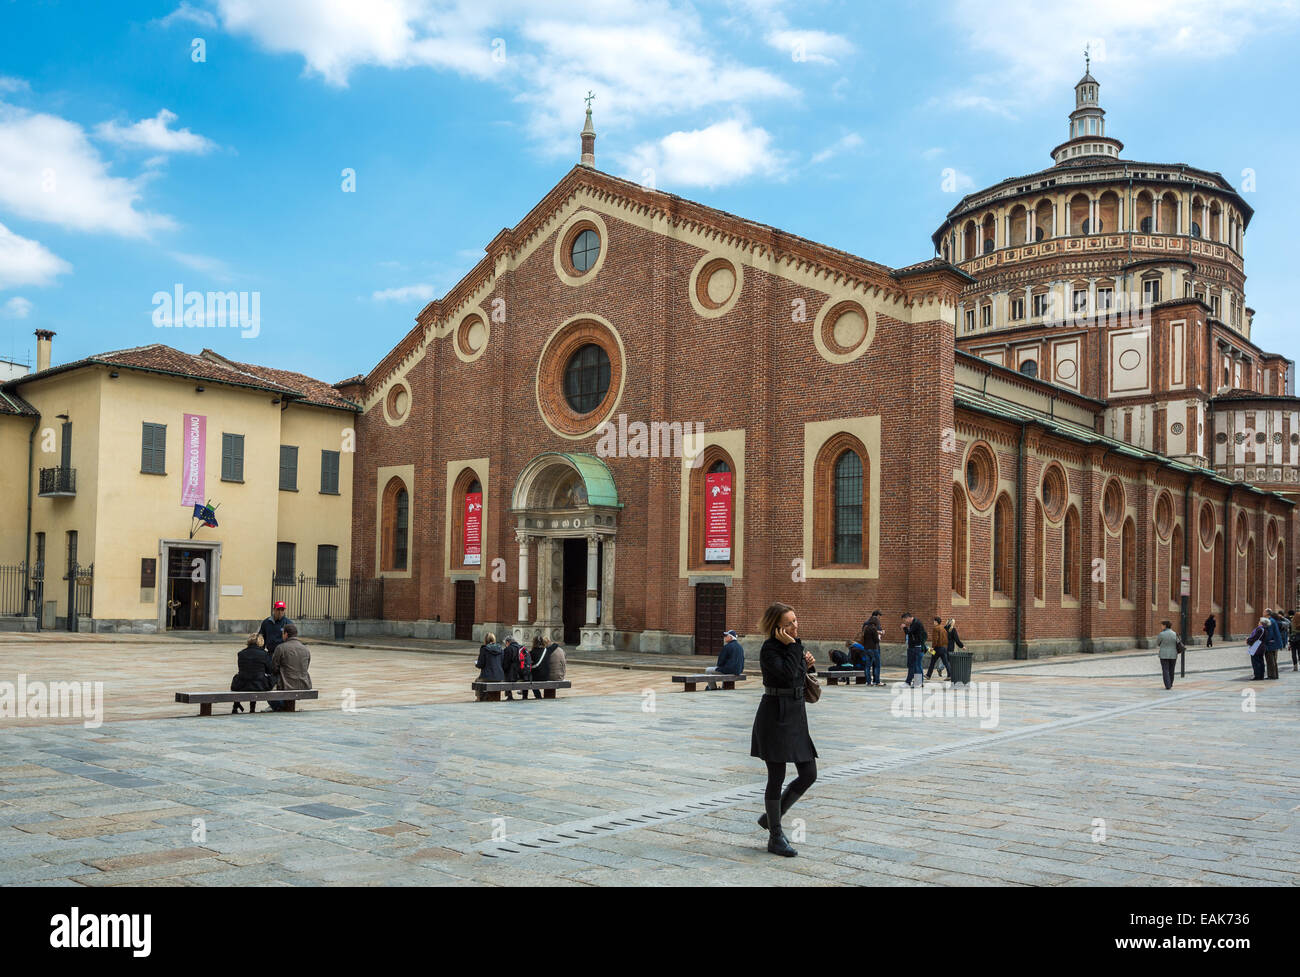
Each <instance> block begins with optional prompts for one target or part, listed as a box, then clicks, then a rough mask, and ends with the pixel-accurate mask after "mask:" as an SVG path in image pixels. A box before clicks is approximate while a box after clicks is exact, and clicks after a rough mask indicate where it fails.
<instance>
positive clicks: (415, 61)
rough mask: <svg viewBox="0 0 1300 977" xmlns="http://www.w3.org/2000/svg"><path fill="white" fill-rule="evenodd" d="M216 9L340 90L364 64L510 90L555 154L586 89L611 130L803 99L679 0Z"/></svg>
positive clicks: (575, 121) (338, 0) (426, 1)
mask: <svg viewBox="0 0 1300 977" xmlns="http://www.w3.org/2000/svg"><path fill="white" fill-rule="evenodd" d="M216 3H217V8H218V11H219V13H220V16H221V20H222V24H223V26H224V27H225V29H226V30H228V31H230V32H232V33H235V34H241V35H245V36H248V37H251V38H253V40H254V41H256V42H257V43H258V44H260V45H261V46H262V47H264V48H266V49H267V50H270V51H277V52H283V53H292V54H296V55H298V56H300V57H301V58H302V59H303V61H304V65H305V71H306V72H307V73H309V74H314V75H318V76H320V77H321V78H322V79H324V80H325V82H326V83H328V84H331V85H337V86H342V85H346V84H347V82H348V78H349V76H350V74H351V72H352V71H353V70H354V69H356V68H357V67H360V66H363V65H374V66H380V67H386V68H407V67H412V66H426V67H431V68H435V69H439V70H447V71H453V72H456V73H458V74H461V75H464V76H467V77H471V78H477V79H481V80H492V81H496V82H499V83H501V84H503V85H508V86H509V89H510V90H511V91H512V92H514V93H516V94H515V98H516V100H517V101H519V102H520V103H521V104H523V105H524V106H526V107H527V109H528V111H529V122H528V131H529V133H530V134H531V135H532V136H533V137H534V138H535V139H536V140H538V142H539V143H540V145H541V146H542V148H543V150H544V151H545V152H547V153H551V154H556V155H565V154H568V155H572V154H573V153H574V152H575V144H576V141H577V140H576V137H577V130H578V128H579V127H580V126H581V124H582V98H583V96H585V95H586V94H587V92H588V90H594V91H595V92H596V102H595V106H594V108H595V110H596V113H597V120H598V122H597V126H598V129H600V130H602V131H610V130H611V129H618V128H621V127H624V126H628V127H630V126H631V125H632V124H633V123H634V122H644V121H645V120H647V119H652V118H656V117H669V116H673V115H680V114H686V113H692V112H695V113H698V112H699V110H701V109H705V108H710V107H718V106H722V107H724V108H726V109H728V110H730V109H731V108H733V107H735V106H738V105H741V104H753V103H762V102H764V101H766V100H770V99H774V98H792V97H794V96H795V95H796V94H797V92H796V90H795V89H794V88H793V87H792V86H791V85H789V84H788V83H787V82H785V81H783V80H782V79H781V78H780V77H778V76H777V75H775V74H773V73H772V72H770V71H768V70H766V69H763V68H758V67H753V66H749V65H746V64H743V63H740V62H738V61H736V60H735V59H734V57H733V56H732V55H731V54H730V53H729V52H728V49H727V47H726V45H725V43H724V39H723V38H721V37H720V36H719V35H718V34H717V32H715V31H710V30H708V29H706V28H705V27H704V26H703V25H702V24H701V23H700V20H699V16H698V15H697V14H696V13H695V12H694V10H693V9H692V8H690V7H687V6H677V5H675V4H674V3H673V2H671V0H569V2H566V3H565V4H563V5H562V6H560V5H549V4H538V3H535V2H528V0H447V2H443V3H435V2H434V0H369V2H366V3H357V2H355V0H280V2H277V3H275V4H266V3H259V2H255V0H216ZM828 37H829V35H828ZM822 43H830V42H822Z"/></svg>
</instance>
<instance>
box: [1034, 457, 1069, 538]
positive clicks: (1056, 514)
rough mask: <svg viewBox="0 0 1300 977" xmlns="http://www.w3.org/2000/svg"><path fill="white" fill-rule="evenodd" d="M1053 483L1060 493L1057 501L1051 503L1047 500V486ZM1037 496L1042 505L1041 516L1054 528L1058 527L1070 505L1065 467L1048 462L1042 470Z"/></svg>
mask: <svg viewBox="0 0 1300 977" xmlns="http://www.w3.org/2000/svg"><path fill="white" fill-rule="evenodd" d="M1049 482H1050V483H1053V484H1054V485H1055V486H1056V488H1057V490H1058V491H1059V493H1060V498H1059V501H1053V500H1051V499H1049V498H1048V491H1047V487H1048V484H1049ZM1038 496H1039V498H1040V499H1041V500H1042V503H1043V514H1044V515H1045V516H1046V517H1047V520H1048V522H1050V523H1051V524H1052V525H1054V526H1059V525H1060V524H1061V520H1063V519H1064V518H1065V511H1066V509H1067V508H1069V505H1070V476H1069V475H1068V474H1067V473H1066V471H1065V466H1064V465H1062V464H1061V463H1060V462H1059V461H1052V462H1049V463H1048V464H1047V465H1046V466H1045V467H1044V468H1043V477H1042V479H1040V481H1039V486H1038Z"/></svg>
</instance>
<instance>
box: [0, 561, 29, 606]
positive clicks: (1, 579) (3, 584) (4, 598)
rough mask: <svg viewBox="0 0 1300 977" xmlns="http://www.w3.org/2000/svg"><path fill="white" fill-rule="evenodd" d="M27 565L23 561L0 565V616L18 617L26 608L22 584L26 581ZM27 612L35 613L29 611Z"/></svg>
mask: <svg viewBox="0 0 1300 977" xmlns="http://www.w3.org/2000/svg"><path fill="white" fill-rule="evenodd" d="M26 571H27V567H26V565H25V564H23V563H14V564H11V565H9V566H0V616H3V617H18V616H21V615H22V613H23V611H24V610H26V609H27V608H26V601H25V600H24V599H23V597H24V594H23V585H24V584H25V583H26V582H27V572H26ZM29 613H35V612H32V611H29Z"/></svg>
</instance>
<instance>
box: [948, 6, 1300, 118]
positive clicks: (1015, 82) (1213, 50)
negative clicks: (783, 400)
mask: <svg viewBox="0 0 1300 977" xmlns="http://www.w3.org/2000/svg"><path fill="white" fill-rule="evenodd" d="M952 18H953V20H954V21H955V24H956V27H957V29H958V30H959V31H960V32H961V33H962V35H963V36H964V37H966V38H967V42H968V44H969V45H970V47H971V48H972V49H973V50H974V51H975V52H977V53H978V55H979V60H980V61H981V62H985V63H988V64H991V65H995V66H996V67H995V68H994V69H992V70H991V71H988V72H986V73H984V74H981V75H980V76H978V77H976V78H973V79H972V80H971V84H970V87H969V92H970V94H972V95H974V96H978V98H977V99H975V100H973V101H971V102H970V103H969V105H968V106H967V107H969V108H973V109H985V110H990V111H995V112H1001V113H1003V114H1007V113H1008V112H1009V109H1008V106H1010V105H1015V104H1027V103H1032V102H1038V101H1040V100H1042V99H1044V98H1057V99H1059V98H1064V97H1068V96H1069V94H1070V91H1069V89H1070V86H1072V85H1073V84H1074V83H1075V82H1076V81H1078V80H1079V77H1080V76H1081V75H1082V74H1083V67H1084V65H1083V48H1084V45H1085V44H1091V45H1092V49H1093V66H1094V70H1093V74H1094V75H1096V76H1097V79H1098V80H1099V81H1100V82H1101V83H1102V85H1103V94H1104V86H1105V84H1106V82H1107V79H1108V77H1110V78H1114V77H1116V75H1122V74H1124V73H1127V72H1129V71H1132V70H1155V69H1156V67H1157V65H1158V63H1159V62H1161V61H1164V60H1170V59H1178V61H1179V62H1180V65H1181V66H1185V65H1186V64H1187V63H1189V62H1191V63H1194V62H1196V61H1197V60H1203V59H1210V58H1222V57H1226V56H1228V55H1232V54H1235V53H1236V52H1238V51H1239V50H1240V49H1241V48H1242V46H1243V45H1245V44H1246V43H1247V42H1248V41H1250V40H1251V39H1252V38H1254V37H1257V36H1260V35H1262V34H1266V33H1269V32H1270V31H1274V30H1278V29H1284V28H1287V27H1294V26H1295V25H1296V24H1297V23H1300V5H1297V4H1296V3H1295V0H1142V2H1140V3H1134V2H1132V0H1087V2H1086V3H1085V2H1083V0H1065V2H1058V3H1056V4H1052V5H1048V4H1043V3H1041V2H1040V0H1002V2H1001V3H1000V4H999V5H998V8H997V16H996V17H991V16H989V6H988V4H987V3H985V2H983V0H956V2H955V3H954V4H953V6H952ZM1009 24H1014V25H1015V29H1014V30H1008V29H1007V25H1009ZM1099 68H1100V69H1101V70H1097V69H1099ZM945 101H946V102H947V104H949V105H956V102H955V101H952V100H945Z"/></svg>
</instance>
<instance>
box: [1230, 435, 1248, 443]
mask: <svg viewBox="0 0 1300 977" xmlns="http://www.w3.org/2000/svg"><path fill="white" fill-rule="evenodd" d="M1233 440H1234V441H1236V442H1237V444H1245V443H1246V435H1244V434H1242V433H1240V432H1238V433H1237V436H1236V437H1234V438H1233Z"/></svg>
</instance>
